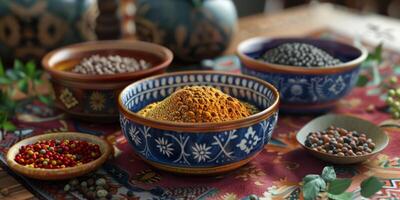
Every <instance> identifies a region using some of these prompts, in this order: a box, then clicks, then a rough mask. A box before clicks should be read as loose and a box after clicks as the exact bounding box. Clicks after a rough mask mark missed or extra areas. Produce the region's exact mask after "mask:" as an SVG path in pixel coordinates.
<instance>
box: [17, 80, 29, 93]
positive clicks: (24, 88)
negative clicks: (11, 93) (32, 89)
mask: <svg viewBox="0 0 400 200" xmlns="http://www.w3.org/2000/svg"><path fill="white" fill-rule="evenodd" d="M17 86H18V89H19V90H20V91H21V92H23V93H28V89H29V88H28V87H29V85H28V80H27V79H22V80H20V81H18V83H17Z"/></svg>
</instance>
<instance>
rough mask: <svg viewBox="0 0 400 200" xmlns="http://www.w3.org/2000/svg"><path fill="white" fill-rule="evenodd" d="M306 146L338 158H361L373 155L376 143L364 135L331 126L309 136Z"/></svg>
mask: <svg viewBox="0 0 400 200" xmlns="http://www.w3.org/2000/svg"><path fill="white" fill-rule="evenodd" d="M305 145H306V146H307V147H309V148H312V150H314V151H319V152H322V153H329V154H333V155H336V156H360V155H365V154H369V153H371V152H372V151H373V150H374V148H375V143H374V142H373V141H372V139H371V138H368V137H367V136H366V135H365V134H364V133H359V132H357V131H348V130H346V129H343V128H338V127H334V126H330V127H329V128H328V129H326V130H325V131H316V132H311V133H309V134H308V136H307V139H306V141H305Z"/></svg>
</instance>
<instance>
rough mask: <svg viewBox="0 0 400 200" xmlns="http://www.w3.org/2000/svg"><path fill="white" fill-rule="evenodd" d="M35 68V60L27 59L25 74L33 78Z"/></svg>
mask: <svg viewBox="0 0 400 200" xmlns="http://www.w3.org/2000/svg"><path fill="white" fill-rule="evenodd" d="M35 70H36V65H35V62H33V61H29V62H27V63H26V65H25V72H26V75H28V77H30V78H31V79H34V78H35Z"/></svg>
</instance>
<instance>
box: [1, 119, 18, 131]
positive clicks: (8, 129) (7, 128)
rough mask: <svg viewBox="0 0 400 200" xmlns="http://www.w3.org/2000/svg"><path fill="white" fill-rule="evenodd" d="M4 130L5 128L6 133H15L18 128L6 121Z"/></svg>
mask: <svg viewBox="0 0 400 200" xmlns="http://www.w3.org/2000/svg"><path fill="white" fill-rule="evenodd" d="M3 128H4V129H5V130H6V131H14V130H15V129H16V127H15V126H14V124H13V123H11V122H9V121H5V122H4V123H3Z"/></svg>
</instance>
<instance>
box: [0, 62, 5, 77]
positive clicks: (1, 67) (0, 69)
mask: <svg viewBox="0 0 400 200" xmlns="http://www.w3.org/2000/svg"><path fill="white" fill-rule="evenodd" d="M4 75H5V73H4V65H3V62H2V61H1V60H0V77H3V76H4Z"/></svg>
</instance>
